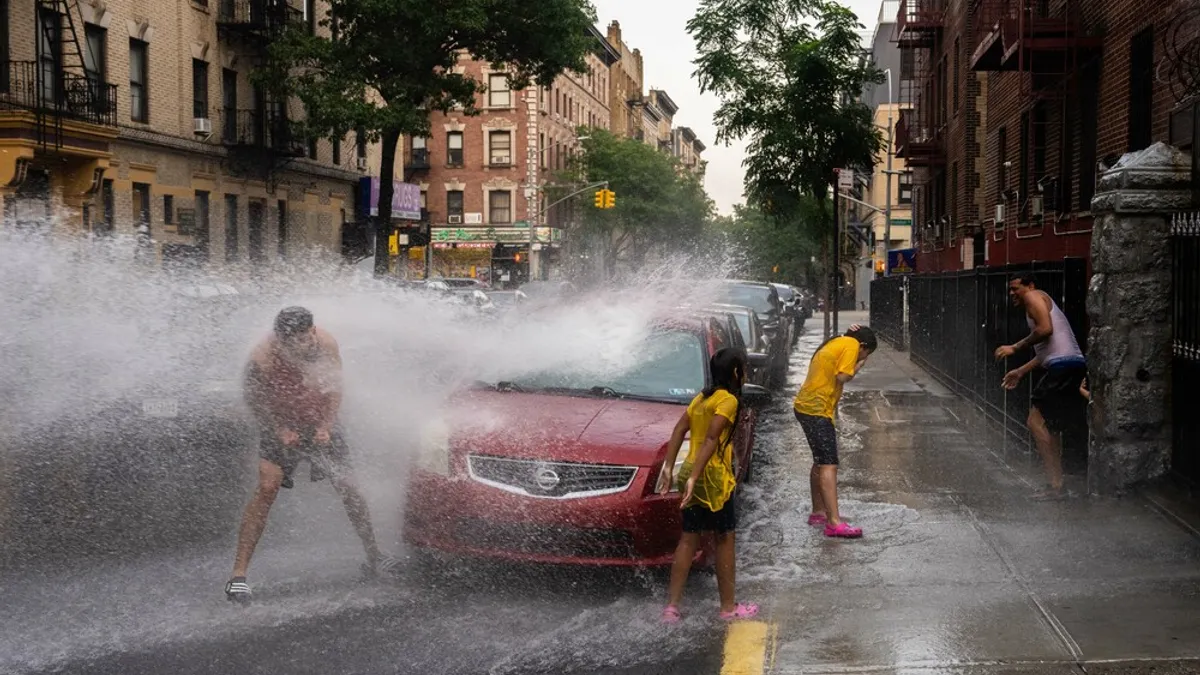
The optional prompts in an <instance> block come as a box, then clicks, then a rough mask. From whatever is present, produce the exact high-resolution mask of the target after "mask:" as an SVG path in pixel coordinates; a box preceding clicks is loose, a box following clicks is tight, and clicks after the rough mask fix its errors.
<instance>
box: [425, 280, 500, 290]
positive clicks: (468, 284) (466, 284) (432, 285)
mask: <svg viewBox="0 0 1200 675" xmlns="http://www.w3.org/2000/svg"><path fill="white" fill-rule="evenodd" d="M425 286H426V287H428V288H429V289H430V290H435V291H454V290H459V289H472V288H475V289H479V290H481V291H482V290H487V284H485V283H483V282H482V281H480V280H478V279H472V278H471V277H461V278H460V277H431V278H429V279H427V280H426V281H425Z"/></svg>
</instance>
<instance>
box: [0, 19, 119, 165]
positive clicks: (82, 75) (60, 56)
mask: <svg viewBox="0 0 1200 675" xmlns="http://www.w3.org/2000/svg"><path fill="white" fill-rule="evenodd" d="M34 6H35V9H36V17H37V18H36V21H37V27H36V35H35V36H34V42H35V57H34V60H33V61H6V62H2V63H0V67H2V68H3V69H4V72H3V73H0V75H2V76H0V83H2V84H3V85H5V86H4V87H3V88H0V110H18V111H19V110H25V111H29V112H31V113H33V118H34V125H35V129H36V134H35V135H36V139H37V144H38V148H39V149H40V150H43V151H45V150H47V149H52V150H59V149H61V148H62V147H63V141H64V135H65V129H64V126H63V124H64V122H65V121H68V120H69V121H75V122H80V123H84V124H92V125H97V126H105V127H115V126H116V109H117V87H116V85H112V84H108V83H107V82H105V81H104V80H103V79H102V78H103V75H102V74H101V73H99V72H94V71H92V70H89V68H88V66H87V62H86V61H85V59H84V54H83V48H82V46H81V44H80V40H79V34H78V32H77V31H76V26H77V25H78V24H81V23H82V18H81V17H78V14H79V7H78V4H77V3H76V0H36V2H35V5H34ZM77 17H78V18H77ZM77 22H78V23H77Z"/></svg>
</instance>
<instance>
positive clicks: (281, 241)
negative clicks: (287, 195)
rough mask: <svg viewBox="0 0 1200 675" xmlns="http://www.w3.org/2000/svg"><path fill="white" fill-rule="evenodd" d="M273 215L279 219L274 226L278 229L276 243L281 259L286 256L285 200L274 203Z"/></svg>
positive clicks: (286, 210) (286, 211)
mask: <svg viewBox="0 0 1200 675" xmlns="http://www.w3.org/2000/svg"><path fill="white" fill-rule="evenodd" d="M275 217H276V218H278V219H279V220H278V221H277V222H276V224H275V227H276V228H277V229H278V237H277V238H278V241H277V242H276V244H277V246H278V247H279V259H280V260H283V259H284V258H286V257H287V219H288V209H287V202H286V201H284V200H282V199H280V200H279V203H278V204H276V210H275Z"/></svg>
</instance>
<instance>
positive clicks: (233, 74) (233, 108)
mask: <svg viewBox="0 0 1200 675" xmlns="http://www.w3.org/2000/svg"><path fill="white" fill-rule="evenodd" d="M237 90H238V82H237V71H236V70H230V69H228V68H224V69H222V70H221V124H222V127H221V137H222V138H224V139H225V142H227V143H232V142H233V141H235V140H237V105H238V103H237V99H238V96H237Z"/></svg>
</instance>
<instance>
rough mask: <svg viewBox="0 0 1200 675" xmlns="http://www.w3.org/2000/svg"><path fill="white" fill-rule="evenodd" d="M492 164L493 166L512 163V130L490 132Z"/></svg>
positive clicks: (489, 143)
mask: <svg viewBox="0 0 1200 675" xmlns="http://www.w3.org/2000/svg"><path fill="white" fill-rule="evenodd" d="M488 145H489V152H490V153H491V160H490V162H489V163H490V164H491V165H492V166H508V165H509V164H512V132H511V131H493V132H491V133H489V134H488Z"/></svg>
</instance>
